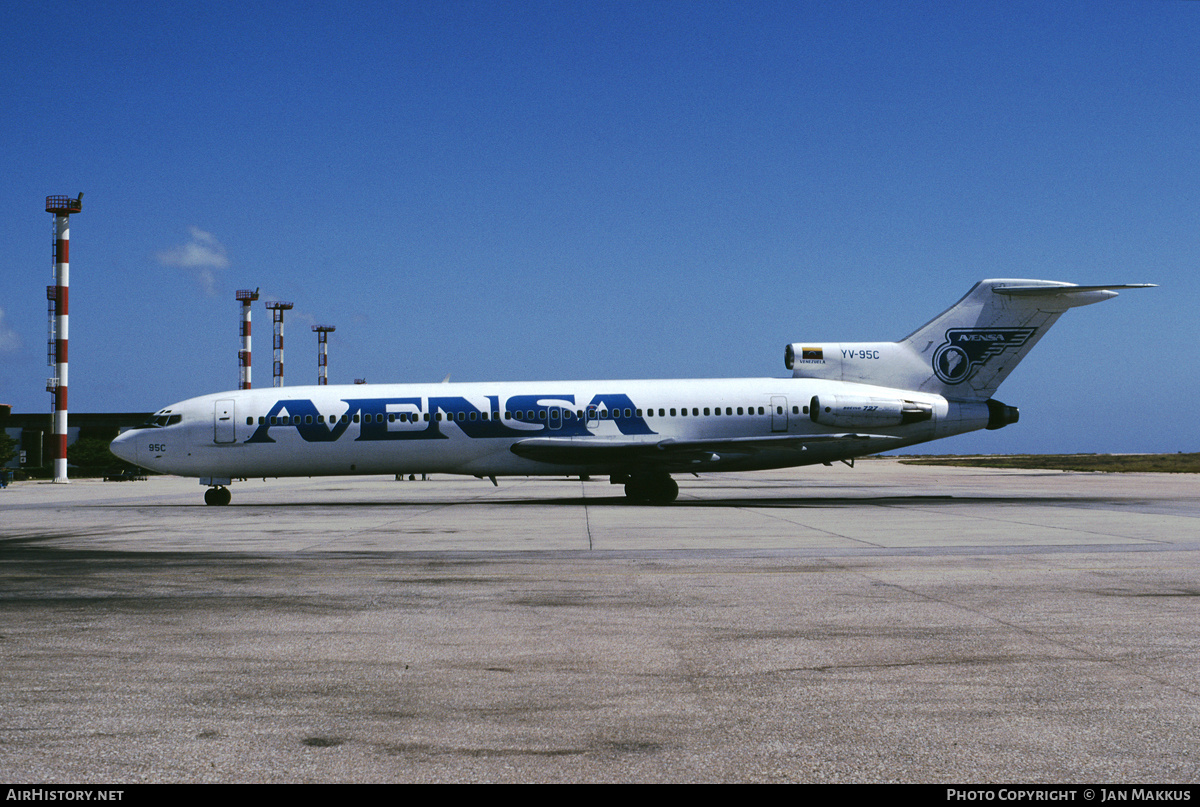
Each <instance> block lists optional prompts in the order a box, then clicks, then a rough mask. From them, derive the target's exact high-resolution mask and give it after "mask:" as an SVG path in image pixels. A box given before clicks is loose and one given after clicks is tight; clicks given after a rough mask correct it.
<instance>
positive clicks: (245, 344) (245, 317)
mask: <svg viewBox="0 0 1200 807" xmlns="http://www.w3.org/2000/svg"><path fill="white" fill-rule="evenodd" d="M237 299H238V300H239V301H240V302H241V304H242V349H241V350H239V351H238V389H250V303H252V302H254V301H255V300H257V299H258V289H255V290H254V291H250V289H239V290H238V291H237Z"/></svg>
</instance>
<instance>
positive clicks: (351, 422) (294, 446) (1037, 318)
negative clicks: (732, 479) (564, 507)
mask: <svg viewBox="0 0 1200 807" xmlns="http://www.w3.org/2000/svg"><path fill="white" fill-rule="evenodd" d="M1149 285H1151V284H1137V285H1109V286H1077V285H1074V284H1071V283H1060V282H1056V281H1049V280H984V281H982V282H980V283H977V284H976V285H975V287H974V288H972V289H971V291H969V292H968V293H967V295H966V296H965V297H963V298H962V299H961V300H959V301H958V303H956V304H955V305H954V306H952V307H951V308H950V309H948V310H947V311H945V312H944V313H943V314H941V315H940V316H938V317H937V318H935V319H934V320H932V321H931V322H929V323H928V324H927V325H924V326H922V327H921V328H919V329H917V330H916V331H915V332H913V333H912V334H911V335H909V336H908V337H907V338H905V339H902V340H901V341H899V342H797V343H795V344H791V345H788V346H787V348H786V350H785V353H784V356H785V364H786V366H787V368H788V369H789V370H791V371H792V377H791V378H739V379H699V380H686V381H544V382H535V383H512V382H504V383H469V384H445V383H443V384H385V385H377V386H375V385H373V386H314V387H286V388H266V389H253V390H239V391H236V392H222V393H218V394H215V395H205V396H202V397H199V398H192V399H190V400H187V401H183V402H182V403H177V404H172V405H171V406H169V407H167V408H166V409H163V410H161V411H159V412H157V413H156V414H155V415H154V416H153V417H152V418H151V419H150V421H149V422H148V423H146V424H145V425H144V426H142V427H140V428H137V429H133V430H130V431H127V432H125V433H124V434H121V435H120V436H119V437H117V439H115V440H114V441H113V442H112V451H113V453H114V454H116V455H117V456H119V457H121V458H122V459H124V460H127V461H128V462H131V463H135V464H137V465H140V466H143V467H145V468H150V469H153V470H155V471H161V472H163V473H169V474H178V475H181V476H196V477H199V478H200V483H201V484H202V485H207V486H208V490H207V492H206V493H205V496H204V501H205V502H206V503H208V504H214V505H221V504H228V503H229V501H230V498H231V496H230V493H229V489H228V488H227V487H226V486H227V485H229V484H230V482H231V481H232V480H233V479H237V478H244V477H251V476H262V477H267V476H274V477H279V476H326V475H339V474H393V473H395V474H410V473H449V474H470V475H473V476H477V477H480V478H483V477H487V478H490V479H491V480H492V481H493V483H494V482H495V479H496V477H497V476H577V475H579V476H582V475H608V476H610V477H611V480H612V481H613V482H615V483H624V485H625V495H626V496H628V497H629V498H630V499H631V500H634V501H639V502H652V503H657V504H665V503H669V502H672V501H674V500H675V498H676V497H677V496H678V495H679V486H678V485H677V484H676V483H675V481H674V480H673V479H672V478H671V474H673V473H685V472H687V473H703V472H709V471H749V470H762V469H767V468H786V467H792V466H799V465H814V464H818V463H825V464H828V463H830V462H833V461H835V460H852V459H853V458H855V457H861V456H864V455H867V454H874V453H877V452H880V451H887V450H891V449H896V448H901V447H903V446H909V445H913V444H915V443H923V442H926V441H929V440H936V439H938V438H941V437H949V436H951V435H955V434H963V433H965V432H970V431H975V430H977V429H999V428H1002V427H1004V426H1007V425H1009V424H1010V423H1015V422H1017V416H1018V412H1017V409H1016V407H1012V406H1006V405H1004V404H1002V403H1000V402H999V401H997V400H995V399H993V398H992V395H993V394H994V393H995V391H996V388H997V387H999V386H1000V383H1001V382H1002V381H1004V379H1005V378H1007V377H1008V374H1009V373H1010V372H1012V370H1013V368H1014V367H1016V366H1017V362H1019V361H1020V360H1021V359H1023V358H1024V357H1025V354H1026V353H1028V352H1029V350H1030V349H1031V348H1032V347H1033V346H1034V345H1035V344H1037V341H1038V340H1039V339H1041V338H1042V336H1043V335H1044V334H1045V333H1046V331H1047V330H1049V329H1050V326H1051V325H1053V324H1054V323H1055V321H1056V320H1057V319H1058V318H1059V316H1061V315H1062V313H1063V312H1064V311H1066V310H1067V309H1068V308H1074V307H1076V306H1081V305H1089V304H1091V303H1098V302H1100V301H1102V300H1107V299H1109V298H1110V297H1115V296H1116V291H1115V290H1116V289H1132V288H1145V287H1147V286H1149Z"/></svg>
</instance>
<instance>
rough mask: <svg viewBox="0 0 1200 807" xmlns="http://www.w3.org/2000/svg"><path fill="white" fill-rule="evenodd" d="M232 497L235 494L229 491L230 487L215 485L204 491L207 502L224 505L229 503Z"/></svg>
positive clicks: (205, 501)
mask: <svg viewBox="0 0 1200 807" xmlns="http://www.w3.org/2000/svg"><path fill="white" fill-rule="evenodd" d="M232 499H233V494H232V493H230V492H229V488H222V487H215V488H209V489H208V490H206V491H204V503H205V504H209V505H216V506H222V505H226V504H229V502H230V501H231V500H232Z"/></svg>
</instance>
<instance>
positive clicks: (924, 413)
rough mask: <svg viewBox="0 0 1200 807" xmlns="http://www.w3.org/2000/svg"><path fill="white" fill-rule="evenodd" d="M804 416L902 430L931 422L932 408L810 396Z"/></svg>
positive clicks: (909, 403)
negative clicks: (894, 427) (908, 426)
mask: <svg viewBox="0 0 1200 807" xmlns="http://www.w3.org/2000/svg"><path fill="white" fill-rule="evenodd" d="M808 416H809V417H810V418H812V420H813V423H819V424H821V425H822V426H836V427H839V428H849V429H857V428H878V427H881V426H906V425H908V424H909V423H921V422H922V421H926V420H931V419H932V418H933V404H930V403H924V402H921V401H906V400H903V399H900V398H868V397H863V396H857V395H814V396H813V398H812V401H810V402H809V409H808ZM989 428H990V427H989ZM997 428H999V427H997Z"/></svg>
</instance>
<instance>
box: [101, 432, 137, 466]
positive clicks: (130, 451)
mask: <svg viewBox="0 0 1200 807" xmlns="http://www.w3.org/2000/svg"><path fill="white" fill-rule="evenodd" d="M136 434H137V433H136V432H135V431H128V432H125V433H124V434H118V435H117V437H116V439H115V440H113V441H112V442H111V443H109V444H108V450H109V451H111V452H112V453H114V454H116V455H117V456H118V457H120V458H121V459H123V460H125V461H126V462H131V463H133V464H134V465H137V464H138V459H137V442H136Z"/></svg>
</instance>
